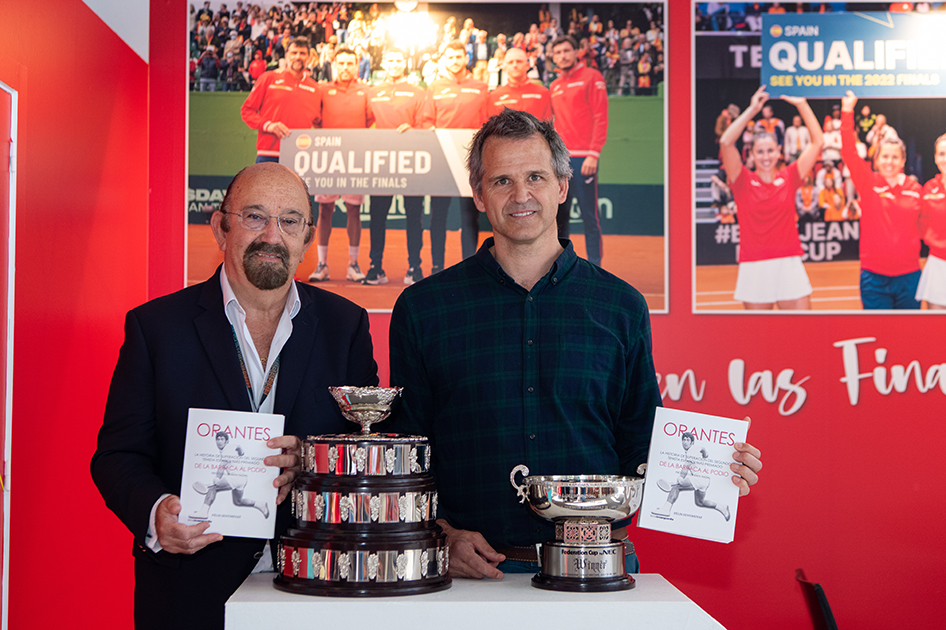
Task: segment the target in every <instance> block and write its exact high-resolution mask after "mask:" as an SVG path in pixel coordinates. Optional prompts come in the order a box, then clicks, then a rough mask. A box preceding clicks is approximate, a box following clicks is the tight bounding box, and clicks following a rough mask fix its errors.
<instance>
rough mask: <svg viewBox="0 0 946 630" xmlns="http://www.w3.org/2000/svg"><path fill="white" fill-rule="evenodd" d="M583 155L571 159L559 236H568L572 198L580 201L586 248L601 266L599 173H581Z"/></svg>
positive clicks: (593, 259)
mask: <svg viewBox="0 0 946 630" xmlns="http://www.w3.org/2000/svg"><path fill="white" fill-rule="evenodd" d="M584 161H585V158H583V157H573V158H571V159H570V160H569V162H570V163H571V167H572V178H571V180H569V182H568V196H567V197H566V198H565V203H563V204H561V205H560V206H559V207H558V237H559V238H568V234H569V231H570V230H569V225H568V221H569V218H570V217H569V211H570V210H571V207H572V199H576V200H577V201H578V209H579V210H580V211H581V220H582V222H583V223H584V227H585V250H586V251H587V252H588V261H589V262H593V263H594V264H596V265H598V266H599V267H600V266H601V255H602V253H603V252H602V245H601V221H600V219H599V218H598V173H597V171H596V172H595V174H594V175H591V176H590V177H588V176H585V175H582V174H581V165H582V163H583V162H584Z"/></svg>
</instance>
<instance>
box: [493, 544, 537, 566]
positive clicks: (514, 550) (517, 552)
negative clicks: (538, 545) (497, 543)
mask: <svg viewBox="0 0 946 630" xmlns="http://www.w3.org/2000/svg"><path fill="white" fill-rule="evenodd" d="M496 551H498V552H499V553H501V554H503V555H504V556H506V560H516V561H517V562H534V563H538V562H539V554H538V553H537V552H536V550H535V547H497V548H496Z"/></svg>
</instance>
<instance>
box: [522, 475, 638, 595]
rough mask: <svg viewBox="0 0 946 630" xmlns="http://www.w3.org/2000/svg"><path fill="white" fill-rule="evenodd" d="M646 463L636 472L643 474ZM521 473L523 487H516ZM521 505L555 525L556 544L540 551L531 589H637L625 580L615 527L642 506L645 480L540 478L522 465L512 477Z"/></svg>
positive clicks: (621, 545) (621, 543) (631, 580)
mask: <svg viewBox="0 0 946 630" xmlns="http://www.w3.org/2000/svg"><path fill="white" fill-rule="evenodd" d="M643 466H646V464H644V465H642V467H641V468H639V469H638V472H641V473H643V471H644V468H643ZM517 474H521V475H522V477H523V479H522V483H521V484H520V483H516V475H517ZM509 482H510V483H511V484H512V486H513V488H515V489H516V494H517V495H518V496H519V502H520V503H526V502H528V504H529V507H530V508H531V509H532V511H533V512H535V513H536V514H537V515H539V516H540V517H542V518H544V519H546V520H549V521H553V522H554V523H555V540H553V541H548V542H546V543H544V544H543V545H542V546H541V551H540V553H539V573H538V574H536V576H535V577H534V578H532V584H533V586H536V587H537V588H542V589H549V590H558V591H579V592H596V591H598V592H600V591H618V590H625V589H629V588H634V578H632V577H631V576H629V575H627V573H626V572H625V568H624V556H625V553H626V550H627V548H626V547H625V545H624V541H623V540H614V539H612V538H611V523H612V522H613V521H619V520H621V519H625V518H627V517H629V516H630V515H631V514H633V513H634V512H636V511H637V509H638V508H639V507H640V504H641V498H642V490H643V485H644V479H643V478H642V477H623V476H619V475H536V476H529V469H528V468H527V467H526V466H523V465H519V466H516V467H515V468H513V469H512V472H511V473H510V474H509Z"/></svg>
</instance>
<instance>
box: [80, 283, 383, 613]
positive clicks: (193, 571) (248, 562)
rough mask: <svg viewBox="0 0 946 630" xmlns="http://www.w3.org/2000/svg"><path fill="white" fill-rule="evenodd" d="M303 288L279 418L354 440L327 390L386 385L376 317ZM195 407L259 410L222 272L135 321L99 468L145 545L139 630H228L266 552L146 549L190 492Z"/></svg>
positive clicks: (133, 316) (139, 576) (295, 430)
mask: <svg viewBox="0 0 946 630" xmlns="http://www.w3.org/2000/svg"><path fill="white" fill-rule="evenodd" d="M297 287H298V289H299V300H300V303H301V308H300V310H299V313H298V314H297V315H296V317H295V318H293V320H292V335H291V336H290V337H289V340H288V341H287V342H286V345H285V347H284V348H283V350H282V353H281V359H280V369H279V379H278V381H277V383H276V390H275V397H276V398H275V404H274V407H275V408H274V411H275V413H279V414H284V415H285V416H286V428H285V433H286V434H287V435H290V434H292V435H298V436H300V437H303V438H304V437H305V436H307V435H318V434H323V433H339V432H351V431H352V430H354V429H355V428H356V427H355V425H354V424H351V423H347V422H346V421H345V420H344V419H343V418H342V415H341V412H340V411H339V409H338V405H337V404H336V403H335V401H334V399H333V398H332V397H331V395H330V394H329V392H328V389H327V388H328V387H330V386H333V385H377V384H378V375H377V371H378V366H377V364H376V363H375V361H374V357H373V354H372V346H371V337H370V335H369V333H368V315H367V313H366V312H365V310H364V309H363V308H361V307H359V306H357V305H355V304H353V303H351V302H349V301H348V300H346V299H344V298H341V297H339V296H337V295H335V294H333V293H329V292H327V291H323V290H321V289H317V288H315V287H311V286H309V285H306V284H302V283H297ZM190 407H201V408H208V409H230V410H235V411H250V410H251V409H250V403H249V398H248V396H247V391H246V386H245V384H244V380H243V373H242V371H241V369H240V363H239V359H238V358H237V353H236V346H235V345H234V342H233V334H232V331H231V328H230V323H229V322H228V321H227V317H226V313H225V312H224V309H223V295H222V292H221V290H220V269H219V268H218V269H217V272H216V273H215V274H214V276H213V277H212V278H210V279H209V280H207V281H206V282H203V283H201V284H198V285H195V286H192V287H189V288H186V289H184V290H182V291H178V292H177V293H173V294H171V295H168V296H166V297H162V298H158V299H156V300H152V301H151V302H148V303H147V304H144V305H142V306H139V307H138V308H136V309H134V310H132V311H130V312H129V313H128V316H127V318H126V320H125V341H124V344H123V345H122V348H121V351H120V353H119V357H118V365H117V366H116V368H115V373H114V375H113V377H112V383H111V387H110V388H109V394H108V401H107V403H106V407H105V421H104V423H103V425H102V428H101V430H100V431H99V436H98V448H97V449H96V452H95V455H94V456H93V458H92V478H93V480H94V481H95V484H96V486H98V488H99V491H100V492H101V494H102V497H103V498H104V499H105V503H106V505H107V506H108V507H109V509H111V510H112V511H113V512H115V514H116V515H117V516H118V517H119V518H120V519H121V521H122V522H123V523H124V524H125V526H126V527H128V529H129V530H131V532H132V533H133V534H134V543H135V544H134V550H133V553H134V555H135V559H136V560H135V575H136V580H135V581H136V588H135V619H136V627H139V628H140V627H160V626H162V625H164V627H165V628H166V627H178V628H181V627H203V628H207V627H220V628H222V627H223V604H224V602H226V599H227V598H228V597H229V596H230V595H231V594H232V593H233V591H234V590H236V588H238V587H239V585H240V584H241V583H242V582H243V580H244V579H245V578H246V576H247V575H248V574H249V572H250V571H251V570H252V568H253V566H254V565H255V563H256V559H257V558H259V551H260V550H261V549H262V546H263V541H261V540H255V539H244V538H225V539H224V540H223V541H222V542H220V543H215V544H213V545H210V546H209V547H206V548H205V549H203V550H201V551H200V552H198V553H196V554H194V555H181V554H169V553H167V552H160V553H158V554H155V553H153V552H151V551H150V550H149V549H147V547H145V544H144V543H145V535H146V533H147V531H148V523H149V520H150V515H151V508H152V507H153V506H154V504H155V502H156V501H157V500H158V498H159V497H160V496H161V495H162V494H164V493H170V494H174V495H178V496H179V495H180V492H181V470H182V467H183V460H184V437H185V429H186V427H187V412H188V409H189V408H190ZM346 424H348V425H349V426H346ZM288 504H289V502H288V501H285V502H283V505H281V506H280V507H279V510H278V511H277V520H276V535H277V537H278V536H279V535H280V534H281V533H282V532H284V531H285V529H286V527H288V524H289V505H288ZM168 615H174V616H172V617H169V616H168ZM167 624H174V625H172V626H168V625H167ZM201 624H209V625H201Z"/></svg>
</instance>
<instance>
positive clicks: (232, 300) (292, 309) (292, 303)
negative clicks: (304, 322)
mask: <svg viewBox="0 0 946 630" xmlns="http://www.w3.org/2000/svg"><path fill="white" fill-rule="evenodd" d="M220 290H221V291H222V292H223V310H224V311H227V310H228V309H229V308H230V304H233V305H234V306H235V307H236V309H237V311H238V312H240V313H241V314H243V315H244V316H245V315H246V311H244V310H243V307H242V306H240V301H239V300H237V298H236V294H235V293H234V292H233V288H232V287H231V286H230V280H229V279H228V278H227V266H226V265H220ZM301 308H302V303H301V302H300V301H299V289H297V288H296V281H295V280H293V281H292V285H291V286H290V287H289V295H288V296H286V307H285V310H286V311H287V312H288V313H289V319H292V318H294V317H295V316H296V315H298V314H299V310H300V309H301Z"/></svg>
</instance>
